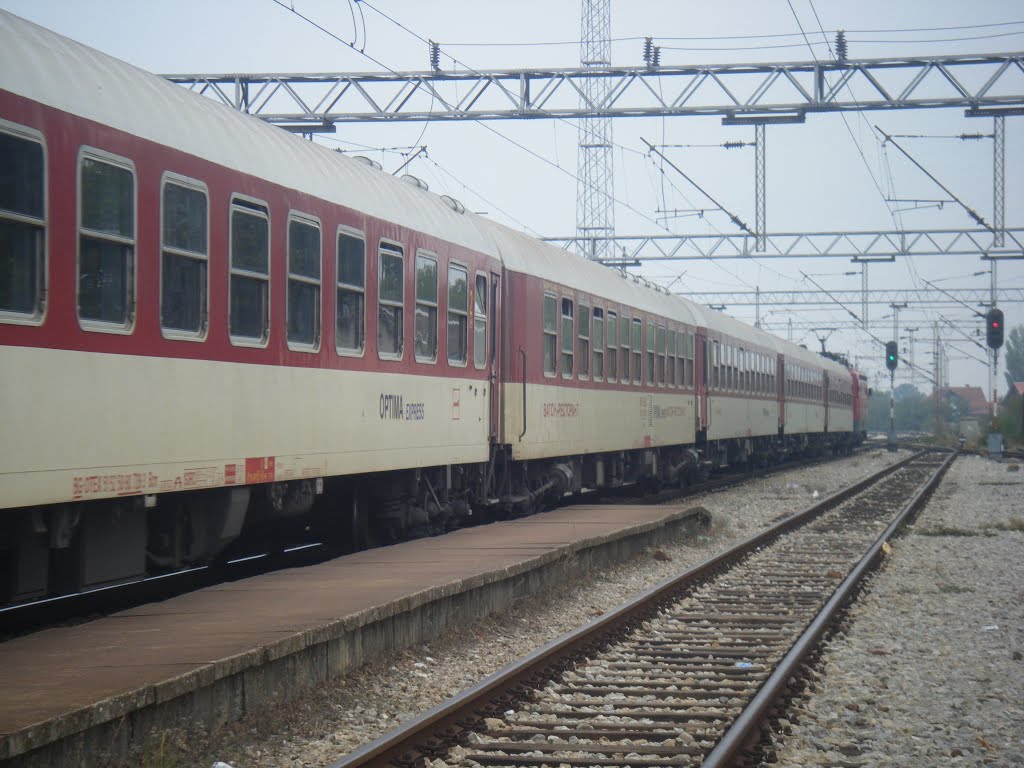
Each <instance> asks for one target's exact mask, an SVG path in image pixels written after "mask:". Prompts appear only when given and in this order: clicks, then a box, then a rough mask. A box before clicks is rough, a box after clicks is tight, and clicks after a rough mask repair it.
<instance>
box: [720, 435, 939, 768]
mask: <svg viewBox="0 0 1024 768" xmlns="http://www.w3.org/2000/svg"><path fill="white" fill-rule="evenodd" d="M918 455H920V454H918ZM956 457H957V454H956V453H955V452H954V453H951V454H950V455H949V457H948V458H947V459H946V460H945V461H944V462H943V463H942V464H941V465H940V466H939V468H938V469H936V470H935V472H934V473H933V474H932V476H931V477H930V478H929V479H928V482H927V483H925V484H924V485H923V486H922V487H921V488H920V489H919V490H918V492H917V493H916V494H914V497H913V498H912V499H911V500H910V501H909V502H908V503H907V505H906V506H904V507H903V509H902V510H901V511H900V513H899V514H898V515H897V516H896V517H895V518H894V519H893V521H892V523H890V524H889V527H888V528H886V529H885V530H884V531H883V532H882V534H881V535H880V536H879V537H878V539H876V541H875V543H874V544H873V545H872V546H871V549H869V550H868V551H867V554H865V555H864V557H863V558H861V560H860V562H859V563H858V564H857V565H856V567H855V568H854V569H853V570H852V571H851V572H850V574H849V575H848V576H847V577H846V578H845V579H844V580H843V582H842V584H840V585H839V587H838V588H837V589H836V591H835V592H834V593H833V594H832V597H831V598H829V600H828V602H827V603H825V606H824V608H822V609H821V612H820V613H818V615H817V617H815V619H814V621H812V622H811V623H810V624H809V625H808V627H807V629H805V630H804V632H803V634H801V635H800V637H799V638H798V639H797V641H796V643H795V644H794V645H793V647H792V648H791V649H790V650H789V652H788V653H787V654H786V655H785V657H783V659H782V661H781V662H780V663H779V665H778V666H777V667H776V668H775V671H774V672H772V674H771V675H769V677H768V679H767V680H766V681H765V683H764V685H763V686H761V689H760V690H759V691H758V692H757V693H756V694H755V695H754V698H753V699H751V700H750V702H749V703H748V704H747V706H746V707H745V708H744V709H743V712H741V713H740V715H739V717H737V718H736V720H735V722H734V723H733V725H732V727H731V728H729V730H728V731H726V732H725V733H724V734H723V735H722V738H721V739H720V740H719V742H718V744H717V745H715V748H714V749H713V750H711V752H710V753H708V755H707V757H705V758H704V762H702V763H701V768H726V767H727V766H729V765H731V764H732V761H733V759H734V758H735V757H736V754H737V752H739V751H740V750H741V749H743V748H744V747H745V746H746V745H747V744H749V743H750V739H751V738H752V737H753V735H754V733H755V731H757V729H758V728H759V726H760V724H761V723H762V722H763V720H764V718H765V716H766V715H767V713H768V711H769V709H770V708H771V707H772V705H773V704H774V703H775V701H776V700H777V699H778V698H779V697H780V696H782V695H783V693H784V691H785V688H786V685H787V683H788V681H789V679H790V678H791V677H792V676H793V675H795V674H796V673H797V671H798V670H799V667H800V665H801V664H802V663H803V661H804V659H805V658H806V657H807V655H808V654H809V653H810V652H811V651H812V650H813V649H814V648H815V647H816V646H817V645H818V641H819V639H820V638H821V636H822V635H823V634H824V632H825V630H826V629H827V628H828V626H829V625H830V624H831V623H832V621H833V619H834V618H835V615H836V613H838V612H839V610H840V609H841V608H842V607H843V606H844V605H845V604H846V603H847V601H848V600H849V599H850V597H851V596H852V594H853V592H854V590H856V589H857V587H858V585H859V584H860V582H861V580H862V579H863V578H864V576H865V575H867V573H868V571H870V570H873V569H874V568H875V566H876V564H877V563H878V561H879V559H880V555H881V552H882V547H883V545H884V544H885V543H886V542H887V541H888V540H889V539H891V538H892V537H893V535H894V534H895V533H896V531H897V530H898V529H899V527H900V526H901V525H903V523H904V522H905V521H906V519H907V518H908V517H910V516H911V515H912V514H914V513H915V512H917V510H918V508H919V507H920V506H921V505H922V504H923V502H924V501H925V500H926V499H927V497H928V494H930V493H931V492H932V490H934V488H935V487H936V486H937V485H938V483H939V480H941V479H942V476H943V475H944V474H945V473H946V470H947V469H949V466H950V465H951V464H952V463H953V461H954V460H955V459H956Z"/></svg>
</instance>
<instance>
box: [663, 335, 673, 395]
mask: <svg viewBox="0 0 1024 768" xmlns="http://www.w3.org/2000/svg"><path fill="white" fill-rule="evenodd" d="M666 350H667V352H668V360H667V361H666V363H665V383H666V384H668V385H669V386H670V387H674V386H675V385H676V332H675V331H674V330H672V329H669V331H668V342H667V346H666Z"/></svg>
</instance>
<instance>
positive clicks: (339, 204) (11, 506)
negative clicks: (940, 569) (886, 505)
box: [0, 11, 866, 604]
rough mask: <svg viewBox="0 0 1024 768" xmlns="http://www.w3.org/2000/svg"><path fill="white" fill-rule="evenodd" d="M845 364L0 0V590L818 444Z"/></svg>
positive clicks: (75, 582) (418, 521) (849, 436)
mask: <svg viewBox="0 0 1024 768" xmlns="http://www.w3.org/2000/svg"><path fill="white" fill-rule="evenodd" d="M865 397H866V392H865V387H864V381H863V378H862V377H859V376H858V374H857V373H856V372H853V371H850V370H849V369H847V368H846V367H844V366H842V365H839V364H837V363H835V362H833V361H830V360H825V359H822V358H821V357H819V356H818V355H816V354H813V353H811V352H808V351H807V350H805V349H803V348H801V347H798V346H795V345H793V344H790V343H787V342H785V341H782V340H780V339H778V338H776V337H774V336H772V335H769V334H767V333H765V332H762V331H761V330H759V329H756V328H752V327H750V326H748V325H745V324H744V323H741V322H739V321H737V320H735V319H732V318H730V317H727V316H725V315H723V314H720V313H717V312H714V311H711V310H709V309H707V308H705V307H701V306H698V305H696V304H694V303H692V302H689V301H687V300H685V299H683V298H681V297H678V296H674V295H670V294H668V293H667V292H664V291H660V290H655V289H653V288H651V287H649V286H647V285H645V284H642V283H641V282H639V281H638V280H637V279H636V278H634V277H632V276H631V275H629V274H626V273H624V272H620V271H616V270H613V269H610V268H607V267H604V266H601V265H599V264H595V263H592V262H588V261H586V260H584V259H581V258H579V257H577V256H575V255H573V254H570V253H567V252H565V251H563V250H561V249H558V248H556V247H553V246H551V245H548V244H545V243H543V242H540V241H538V240H535V239H532V238H530V237H528V236H526V235H524V234H522V233H519V232H517V231H514V230H512V229H509V228H507V227H504V226H502V225H500V224H497V223H495V222H492V221H489V220H487V219H486V218H483V217H481V216H477V215H474V214H472V213H469V212H467V211H466V210H465V209H464V207H463V206H462V205H461V204H459V203H458V202H457V201H455V200H453V199H451V198H448V197H446V196H437V195H435V194H433V193H431V192H429V191H427V190H426V189H425V188H424V185H422V184H421V183H415V180H409V179H405V180H402V179H395V178H393V177H392V176H390V175H389V174H387V173H384V172H381V171H380V170H379V169H377V168H374V167H372V166H371V165H368V164H365V163H361V162H358V161H356V160H354V159H351V158H347V157H344V156H342V155H341V154H339V153H337V152H334V151H331V150H329V149H327V148H325V147H323V146H320V145H317V144H314V143H312V142H309V141H305V140H302V139H301V138H298V137H295V136H293V135H291V134H289V133H287V132H285V131H283V130H280V129H278V128H275V127H272V126H269V125H266V124H264V123H263V122H261V121H260V120H258V119H256V118H253V117H250V116H247V115H244V114H241V113H238V112H235V111H233V110H231V109H229V108H226V107H224V106H222V105H219V104H216V103H213V102H212V101H210V100H208V99H204V98H202V97H201V96H198V95H196V94H192V93H190V92H188V91H186V90H184V89H181V88H179V87H177V86H174V85H172V84H170V83H168V82H166V81H164V80H163V79H161V78H159V77H157V76H155V75H152V74H149V73H146V72H144V71H142V70H139V69H137V68H135V67H132V66H130V65H128V64H125V63H123V62H121V61H118V60H116V59H114V58H111V57H109V56H107V55H105V54H102V53H100V52H98V51H96V50H93V49H91V48H88V47H86V46H84V45H81V44H79V43H76V42H74V41H72V40H69V39H67V38H64V37H62V36H60V35H57V34H54V33H53V32H50V31H48V30H46V29H44V28H41V27H39V26H37V25H34V24H31V23H29V22H27V21H24V20H22V19H20V18H18V17H16V16H13V15H11V14H9V13H6V12H2V11H0V424H2V425H3V435H4V439H3V440H2V442H0V593H2V594H0V601H2V602H3V603H4V604H9V603H12V602H18V601H24V600H28V599H32V598H36V597H39V596H44V595H47V594H53V593H62V592H66V591H73V590H78V589H83V588H89V587H93V586H97V585H102V584H110V583H116V582H119V581H124V580H128V579H133V578H137V577H138V576H140V575H143V574H146V573H150V572H153V571H157V570H162V569H173V568H177V567H181V566H184V565H189V564H197V563H208V562H212V561H216V560H217V559H218V558H223V557H225V556H226V553H230V552H231V551H232V547H234V546H237V542H239V541H244V540H246V537H247V536H248V535H250V534H253V535H257V534H260V533H262V535H264V536H270V537H273V540H275V541H283V540H285V538H284V537H283V534H282V533H281V532H282V531H288V530H290V529H291V528H293V527H294V528H297V529H301V530H305V529H308V528H309V527H311V526H312V527H315V528H316V529H317V533H318V535H321V536H323V537H325V538H326V539H329V540H335V541H339V542H342V543H343V544H344V545H345V546H349V547H358V546H364V545H366V544H367V543H370V542H371V541H373V540H376V541H391V540H395V539H397V538H401V537H405V536H410V535H419V534H423V533H430V532H437V531H441V530H444V529H445V528H447V527H451V526H454V525H456V524H458V523H459V522H460V521H465V520H466V519H467V518H469V517H470V516H474V515H475V516H478V517H480V516H483V517H502V516H512V515H518V514H524V513H528V512H531V511H534V510H537V509H540V508H542V507H543V506H545V505H551V504H554V503H557V501H558V500H559V499H560V498H562V497H563V496H564V495H565V494H568V493H574V492H578V491H580V490H581V489H584V488H609V487H614V486H620V485H624V484H630V483H632V484H638V485H639V486H641V487H647V486H655V485H659V484H673V483H677V484H683V483H687V482H691V481H693V480H694V479H697V478H699V477H702V476H705V475H706V474H707V473H708V472H709V471H712V470H714V469H715V468H719V467H726V466H730V465H744V464H747V465H750V464H765V463H769V462H773V461H776V460H778V459H780V458H782V457H784V456H786V455H790V454H797V453H810V454H814V453H821V452H823V451H826V450H831V451H833V452H843V451H846V450H848V449H849V448H850V447H851V446H853V445H854V444H855V443H856V442H857V441H858V440H859V439H860V438H861V437H862V435H863V418H864V413H865V407H864V400H865Z"/></svg>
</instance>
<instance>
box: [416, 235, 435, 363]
mask: <svg viewBox="0 0 1024 768" xmlns="http://www.w3.org/2000/svg"><path fill="white" fill-rule="evenodd" d="M414 333H415V338H416V343H415V344H414V346H415V348H416V362H419V363H433V362H436V361H437V257H436V256H434V255H433V254H427V253H424V252H423V251H420V252H418V253H417V254H416V318H415V322H414Z"/></svg>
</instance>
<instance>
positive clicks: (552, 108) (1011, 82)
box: [164, 53, 1024, 131]
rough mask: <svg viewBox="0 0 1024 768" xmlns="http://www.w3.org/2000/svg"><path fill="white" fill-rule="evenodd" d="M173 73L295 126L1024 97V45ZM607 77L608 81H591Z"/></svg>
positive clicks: (918, 104) (1006, 102)
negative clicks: (804, 57) (600, 63)
mask: <svg viewBox="0 0 1024 768" xmlns="http://www.w3.org/2000/svg"><path fill="white" fill-rule="evenodd" d="M164 77H166V78H167V79H169V80H171V81H172V82H175V83H179V84H181V85H183V86H186V87H188V88H190V89H192V90H193V91H196V92H198V93H201V94H204V95H206V96H209V97H212V98H214V99H217V100H219V101H222V102H223V103H224V104H227V105H228V106H231V107H234V108H236V109H240V110H243V111H245V112H248V113H250V114H253V115H257V116H259V117H260V118H262V119H264V120H266V121H267V122H271V123H277V124H281V125H284V126H288V127H291V128H293V129H295V130H305V131H310V130H316V128H317V127H324V126H330V125H332V124H333V123H342V122H366V121H375V120H383V121H417V120H496V119H524V118H551V117H562V118H582V117H626V116H670V115H719V116H722V117H725V118H736V117H743V116H751V117H753V116H756V117H760V118H764V119H766V120H770V118H771V117H773V116H777V117H780V118H783V117H791V116H793V115H803V114H806V113H811V112H841V111H856V110H888V109H922V108H938V107H963V108H965V109H967V110H969V111H970V112H971V113H972V114H977V113H979V112H981V113H984V111H985V110H987V109H996V108H1000V109H1002V111H1003V113H1004V114H1005V110H1006V109H1007V108H1018V107H1022V105H1024V53H997V54H979V55H955V56H915V57H894V58H878V59H861V60H856V61H853V60H851V61H843V62H837V61H830V62H814V61H811V62H791V63H757V64H719V65H700V66H658V67H612V66H608V67H578V68H569V69H506V70H494V71H486V72H478V71H455V72H440V71H438V72H434V71H425V72H397V73H395V72H386V73H381V72H369V73H323V74H219V75H213V74H172V75H164ZM595 78H600V79H603V80H605V81H606V83H607V86H608V87H606V88H599V89H593V88H591V87H589V86H588V84H587V83H588V81H590V80H593V79H595Z"/></svg>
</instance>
